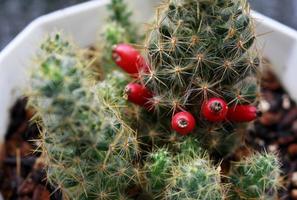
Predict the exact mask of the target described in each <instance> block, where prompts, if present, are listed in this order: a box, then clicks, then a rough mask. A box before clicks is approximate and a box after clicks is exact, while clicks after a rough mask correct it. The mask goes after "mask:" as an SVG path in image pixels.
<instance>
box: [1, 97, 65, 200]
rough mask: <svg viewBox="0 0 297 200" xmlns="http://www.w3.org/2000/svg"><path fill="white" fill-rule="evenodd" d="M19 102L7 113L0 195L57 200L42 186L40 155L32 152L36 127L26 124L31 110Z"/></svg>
mask: <svg viewBox="0 0 297 200" xmlns="http://www.w3.org/2000/svg"><path fill="white" fill-rule="evenodd" d="M26 103H27V100H26V99H20V100H18V101H17V102H16V104H15V105H14V107H13V108H12V109H11V115H10V116H11V120H10V125H9V128H8V131H7V134H6V138H5V144H4V158H3V160H1V161H0V163H1V164H0V192H1V193H2V195H3V197H4V199H7V200H30V199H32V200H49V199H57V200H58V199H61V197H60V196H61V195H59V193H58V192H55V191H54V188H53V187H51V186H50V185H49V184H47V182H46V179H45V177H46V172H45V169H44V164H43V162H42V159H41V157H40V156H41V154H40V153H39V152H38V151H36V149H38V148H37V146H36V139H38V135H39V129H38V126H37V125H36V124H34V123H31V122H30V118H31V117H32V115H33V112H32V110H30V109H26Z"/></svg>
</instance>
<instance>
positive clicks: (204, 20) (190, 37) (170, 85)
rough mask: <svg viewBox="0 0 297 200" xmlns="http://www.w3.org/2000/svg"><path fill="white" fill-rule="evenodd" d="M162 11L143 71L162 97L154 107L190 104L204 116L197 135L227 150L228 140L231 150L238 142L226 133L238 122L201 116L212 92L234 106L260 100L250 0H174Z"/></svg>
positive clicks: (166, 109)
mask: <svg viewBox="0 0 297 200" xmlns="http://www.w3.org/2000/svg"><path fill="white" fill-rule="evenodd" d="M157 13H158V14H157V17H156V20H155V23H154V24H153V25H152V26H151V27H152V28H151V30H150V32H149V34H148V37H147V40H146V44H145V49H146V54H147V57H148V59H149V61H150V63H151V70H150V71H149V72H148V73H144V74H142V82H143V83H144V84H145V85H146V86H147V87H148V88H150V89H151V90H152V91H153V93H154V94H155V97H157V98H158V101H154V108H155V110H162V113H161V116H159V117H163V118H164V117H168V116H170V115H172V114H174V113H175V112H176V111H179V110H191V112H192V114H194V115H195V116H197V117H198V119H199V121H198V122H197V123H198V125H199V128H197V129H196V131H194V132H195V133H196V134H195V133H194V135H196V136H197V137H201V139H203V140H205V141H207V142H208V141H210V143H211V144H208V145H207V146H206V148H207V149H213V151H216V152H217V153H220V154H221V153H222V151H223V150H226V149H224V148H221V145H220V144H225V143H226V142H228V146H230V152H228V151H227V152H225V153H224V154H225V155H228V154H229V153H231V152H232V150H233V149H234V148H231V147H232V146H234V144H235V143H234V144H232V141H233V139H232V140H231V141H228V140H226V138H228V137H230V135H232V133H233V132H235V131H236V128H237V125H236V124H232V125H230V123H227V122H223V123H211V122H210V121H208V120H206V119H205V118H203V117H202V116H201V107H202V105H203V103H204V102H205V101H207V100H208V99H210V98H212V97H220V98H222V99H224V100H225V101H226V102H227V104H228V105H229V106H230V105H237V104H253V103H255V100H256V97H257V95H258V86H257V79H256V77H255V76H256V74H257V72H258V65H259V61H258V60H259V59H258V57H257V56H258V54H257V52H256V51H255V49H253V48H250V47H251V46H252V44H253V41H254V40H255V33H254V29H253V26H254V25H253V21H252V19H251V17H250V16H249V8H248V4H247V3H246V2H245V1H239V0H236V1H231V0H224V1H223V0H205V1H194V0H192V1H191V0H175V1H174V0H171V1H169V2H168V3H165V4H164V5H162V6H161V7H160V8H159V10H158V12H157ZM160 121H161V123H162V122H163V121H164V120H160ZM209 132H211V134H210V133H209ZM215 140H218V141H215ZM224 146H226V145H224Z"/></svg>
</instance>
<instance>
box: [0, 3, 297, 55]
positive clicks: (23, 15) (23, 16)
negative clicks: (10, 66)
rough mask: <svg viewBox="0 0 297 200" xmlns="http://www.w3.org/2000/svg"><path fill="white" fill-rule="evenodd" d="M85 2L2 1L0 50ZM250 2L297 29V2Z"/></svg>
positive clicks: (259, 9) (265, 12)
mask: <svg viewBox="0 0 297 200" xmlns="http://www.w3.org/2000/svg"><path fill="white" fill-rule="evenodd" d="M84 1H86V0H0V50H1V49H2V48H3V47H4V46H5V45H7V43H8V42H9V41H10V40H11V39H13V38H14V37H15V36H16V35H17V33H19V32H20V31H21V30H22V29H23V28H24V27H25V26H26V25H27V24H28V23H29V22H30V21H32V20H33V19H34V18H36V17H38V16H40V15H43V14H46V13H48V12H51V11H54V10H57V9H61V8H65V7H67V6H71V5H74V4H77V3H80V2H84ZM139 1H149V0H139ZM249 1H250V2H251V4H252V8H253V9H255V10H257V11H259V12H261V13H264V14H265V15H267V16H270V17H272V18H274V19H277V20H278V21H280V22H282V23H284V24H287V25H289V26H291V27H293V28H295V29H297V0H249Z"/></svg>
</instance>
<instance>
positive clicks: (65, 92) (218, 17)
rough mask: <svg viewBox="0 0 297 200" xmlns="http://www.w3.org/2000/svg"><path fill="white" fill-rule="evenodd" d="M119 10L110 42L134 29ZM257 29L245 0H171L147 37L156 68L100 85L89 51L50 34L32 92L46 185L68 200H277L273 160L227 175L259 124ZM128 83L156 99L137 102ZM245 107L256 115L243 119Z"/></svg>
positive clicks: (244, 163)
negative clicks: (247, 130)
mask: <svg viewBox="0 0 297 200" xmlns="http://www.w3.org/2000/svg"><path fill="white" fill-rule="evenodd" d="M122 3H123V2H122V1H121V0H114V1H112V4H111V5H116V4H117V5H121V6H119V7H113V6H110V8H112V9H113V10H114V15H112V17H111V19H113V20H117V21H118V22H117V23H118V24H120V25H121V26H119V27H116V26H113V25H114V24H111V26H110V27H109V28H108V30H109V31H107V34H110V33H112V34H110V35H109V36H110V37H109V36H108V37H106V38H105V42H107V43H108V42H110V41H112V43H114V42H122V41H120V40H123V39H124V40H125V36H123V37H119V34H120V33H123V31H124V30H125V29H126V28H129V27H130V26H131V23H129V21H127V20H119V19H128V16H129V15H130V14H129V13H126V12H123V13H122V14H120V13H118V10H123V9H120V8H123V6H124V4H122ZM113 23H114V22H113ZM253 26H254V25H253V20H252V18H251V16H250V15H249V7H248V3H246V2H245V1H244V0H168V1H167V2H165V3H163V4H162V5H161V6H160V7H159V8H158V10H157V17H156V20H155V22H154V23H153V25H152V26H151V29H150V30H149V31H148V34H147V39H146V42H145V53H146V58H147V63H148V64H149V66H150V67H149V69H148V70H146V69H147V68H145V70H136V71H137V73H139V74H138V75H139V76H134V75H135V74H134V75H133V76H126V75H124V74H123V73H121V72H118V71H113V72H109V73H107V75H106V76H105V79H104V80H100V81H99V82H97V81H95V80H92V79H91V76H90V73H92V70H90V69H91V68H92V63H90V60H88V59H85V58H84V57H83V56H82V54H81V53H80V49H78V48H76V47H75V46H74V45H73V44H71V43H70V42H68V41H67V40H65V39H63V38H61V36H60V35H59V34H56V35H54V36H51V37H49V38H48V39H47V40H46V41H45V42H44V43H43V45H42V46H41V51H40V52H39V55H38V57H37V60H38V61H39V62H38V67H39V69H38V70H34V71H32V72H31V77H32V78H31V90H30V93H29V94H28V95H29V97H30V98H29V99H30V101H29V103H30V105H31V106H33V107H34V108H35V109H36V111H37V112H36V116H35V118H34V119H35V120H37V121H39V122H40V126H41V130H42V132H41V139H40V144H41V150H42V152H43V156H44V157H45V160H46V161H47V169H48V180H49V181H50V182H51V183H52V184H54V185H56V186H58V187H59V188H60V189H61V190H62V192H63V195H64V198H65V199H138V200H140V199H142V200H143V199H157V200H158V199H160V200H161V199H168V200H177V199H179V200H190V199H191V200H193V199H197V200H199V199H201V200H202V199H203V200H220V199H222V200H233V199H250V200H251V199H273V198H274V197H276V196H277V190H278V189H279V187H280V182H279V180H280V178H279V177H280V170H279V169H280V164H279V162H278V158H277V156H276V155H275V154H268V153H254V154H253V155H250V156H249V155H248V156H247V157H245V158H242V159H240V160H238V161H234V162H230V163H228V164H230V165H231V167H230V169H228V168H227V169H225V168H226V167H224V166H223V165H221V163H222V161H225V162H227V161H228V160H230V159H231V158H232V155H233V154H234V153H235V151H236V149H237V148H238V146H239V145H244V131H243V130H244V129H243V128H244V127H245V125H246V123H242V122H246V121H250V120H252V119H254V118H255V117H256V109H255V107H252V106H253V105H256V103H257V97H258V90H259V89H258V80H257V76H258V73H259V69H258V68H259V65H260V61H259V60H260V59H259V58H258V53H257V51H256V50H255V48H253V44H254V40H255V33H254V28H253ZM131 30H133V29H131ZM109 44H111V43H109ZM131 48H132V47H131ZM131 48H130V47H129V49H131ZM125 53H126V54H129V52H125ZM133 55H134V54H133ZM133 55H132V54H129V56H133ZM135 55H136V54H135ZM109 56H110V57H111V52H110V55H109ZM138 56H139V54H138V53H137V59H131V60H139V57H138ZM116 57H117V56H116ZM117 58H118V57H117ZM129 58H130V57H129ZM107 60H108V61H110V58H108V59H107ZM102 63H103V64H104V63H105V64H106V62H105V61H104V60H102ZM102 63H101V64H102ZM125 63H126V62H125ZM127 63H128V62H127ZM131 65H136V64H135V63H131ZM125 67H127V66H125ZM105 70H106V69H105ZM107 71H108V70H107ZM105 73H106V71H105ZM133 73H134V71H133ZM130 75H131V74H130ZM131 81H132V83H131ZM128 83H129V84H128ZM131 84H133V85H134V86H136V85H137V88H141V91H144V90H145V91H147V92H145V94H149V95H146V96H145V97H143V96H140V95H139V93H137V94H134V93H133V94H131V92H132V91H131V90H127V87H126V86H127V85H128V86H131ZM124 88H126V89H124ZM128 89H129V88H128ZM123 90H124V91H123ZM123 93H124V95H123ZM129 95H130V96H129ZM133 95H134V96H133ZM125 97H126V98H125ZM129 97H130V98H129ZM132 97H133V98H132ZM131 99H132V100H133V101H132V100H131ZM127 100H130V101H131V102H130V103H128V101H127ZM136 100H137V101H136ZM138 100H141V103H139V101H138ZM211 101H213V103H211ZM133 102H134V103H137V102H138V103H137V105H133ZM141 106H142V108H141ZM239 106H240V109H238V108H239ZM250 106H251V107H250ZM228 108H229V109H230V108H232V109H231V111H232V112H229V111H228ZM207 109H210V110H207ZM237 110H247V111H249V113H248V115H247V116H246V117H242V118H240V120H239V119H238V120H237V119H236V116H238V113H236V111H237ZM177 113H179V115H178V116H176V114H177ZM243 114H244V113H243ZM216 115H220V116H219V117H218V116H216ZM172 119H174V126H175V129H174V130H172V128H171V127H170V124H172ZM170 122H171V123H170ZM189 122H191V127H190V128H189V127H187V125H189ZM239 122H241V123H239ZM185 127H187V128H188V129H187V130H186V131H180V132H179V130H181V129H183V128H185ZM193 127H194V128H193ZM223 167H224V169H222V168H223Z"/></svg>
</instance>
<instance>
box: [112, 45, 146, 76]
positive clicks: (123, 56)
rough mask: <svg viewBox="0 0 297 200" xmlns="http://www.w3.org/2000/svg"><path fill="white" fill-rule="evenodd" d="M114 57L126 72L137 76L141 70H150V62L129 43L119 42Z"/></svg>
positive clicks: (114, 50)
mask: <svg viewBox="0 0 297 200" xmlns="http://www.w3.org/2000/svg"><path fill="white" fill-rule="evenodd" d="M112 58H113V60H114V61H115V63H116V64H117V65H118V66H119V67H121V68H122V69H123V70H124V71H125V72H127V73H128V74H131V75H133V76H135V75H136V76H137V75H138V74H139V72H141V71H148V64H147V63H146V61H145V59H144V58H143V57H142V55H141V54H140V53H139V52H138V51H137V50H136V49H134V48H133V47H132V46H130V45H128V44H118V45H116V46H115V47H114V48H113V52H112Z"/></svg>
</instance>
